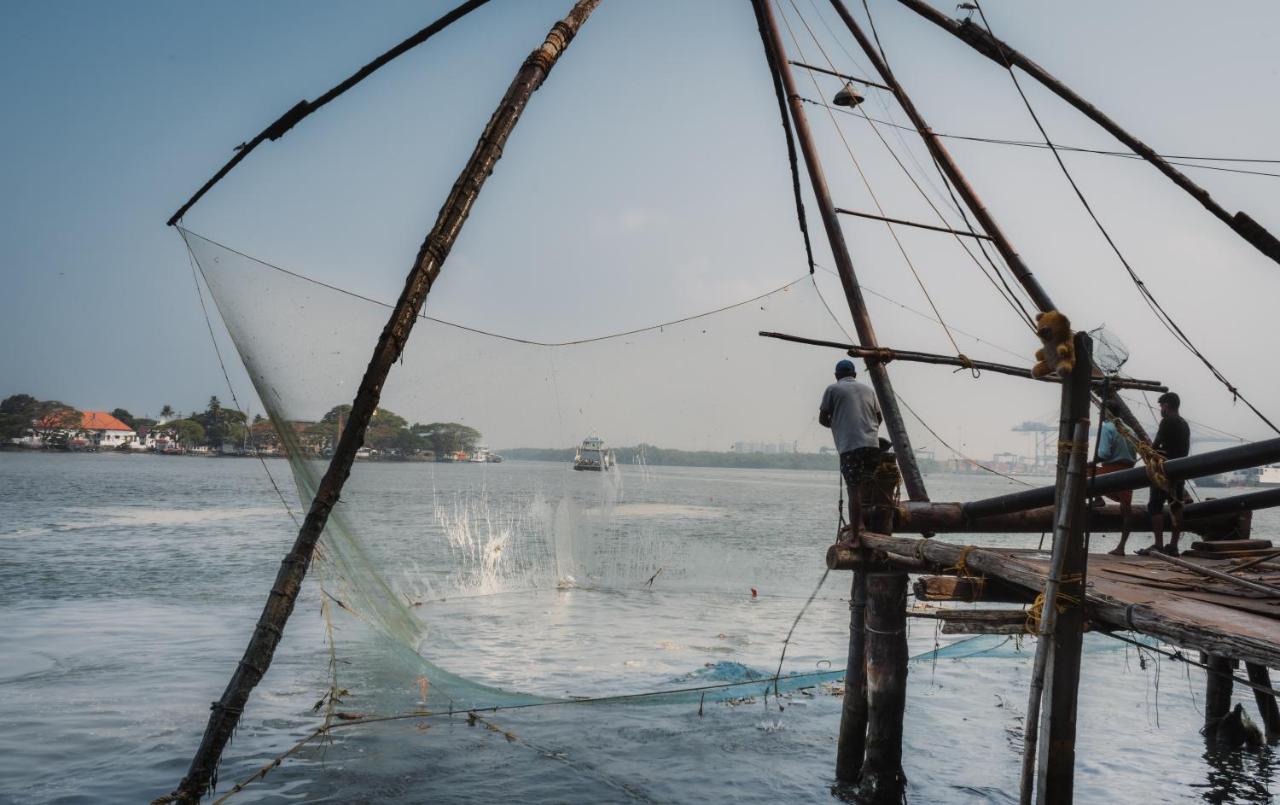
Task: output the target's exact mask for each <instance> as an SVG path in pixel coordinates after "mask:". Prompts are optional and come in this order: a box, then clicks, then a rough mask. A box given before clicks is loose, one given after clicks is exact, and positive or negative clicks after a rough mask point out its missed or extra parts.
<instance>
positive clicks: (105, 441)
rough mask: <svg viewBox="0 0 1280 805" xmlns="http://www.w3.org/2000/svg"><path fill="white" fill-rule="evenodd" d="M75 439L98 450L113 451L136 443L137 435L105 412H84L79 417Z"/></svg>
mask: <svg viewBox="0 0 1280 805" xmlns="http://www.w3.org/2000/svg"><path fill="white" fill-rule="evenodd" d="M77 438H78V439H83V440H85V441H86V442H87V443H88V444H90V445H93V446H94V447H97V448H99V449H106V450H114V449H115V448H117V447H120V446H121V445H126V444H132V443H133V442H135V441H137V439H138V434H136V433H134V431H133V428H131V427H129V426H128V425H126V424H124V423H123V422H121V421H120V420H118V419H116V418H115V417H113V416H112V415H111V414H108V413H107V412H106V411H85V412H84V413H83V414H81V416H80V433H79V434H77Z"/></svg>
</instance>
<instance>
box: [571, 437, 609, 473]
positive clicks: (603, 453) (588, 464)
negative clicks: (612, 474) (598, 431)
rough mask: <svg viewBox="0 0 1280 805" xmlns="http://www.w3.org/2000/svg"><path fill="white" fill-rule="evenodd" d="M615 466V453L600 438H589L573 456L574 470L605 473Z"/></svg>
mask: <svg viewBox="0 0 1280 805" xmlns="http://www.w3.org/2000/svg"><path fill="white" fill-rule="evenodd" d="M613 466H614V460H613V451H612V450H610V449H609V448H608V447H605V445H604V439H601V438H600V437H599V436H588V437H587V438H585V439H583V440H582V444H581V445H579V446H578V451H577V452H576V453H575V454H574V456H573V468H574V469H575V470H585V471H587V472H605V471H607V470H609V469H611V468H612V467H613Z"/></svg>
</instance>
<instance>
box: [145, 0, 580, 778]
mask: <svg viewBox="0 0 1280 805" xmlns="http://www.w3.org/2000/svg"><path fill="white" fill-rule="evenodd" d="M599 3H600V0H578V2H577V3H576V4H574V6H573V9H572V10H571V11H570V12H569V15H568V16H567V17H565V18H564V19H563V20H561V21H559V22H557V23H556V24H555V25H554V26H553V27H552V28H551V31H550V32H549V33H548V34H547V36H546V39H545V40H544V41H543V43H542V45H541V46H539V47H538V49H537V50H535V51H533V53H531V54H530V55H529V57H528V58H527V59H525V61H524V63H523V64H522V65H521V66H520V70H519V71H518V72H517V73H516V77H515V79H514V80H513V81H512V82H511V85H510V86H509V87H508V88H507V91H506V94H505V95H503V97H502V100H501V102H500V103H499V104H498V108H497V110H496V111H495V112H494V113H493V117H491V118H490V119H489V123H488V125H486V126H485V129H484V132H483V133H482V134H481V135H480V140H479V142H478V143H477V144H476V147H475V150H474V151H472V153H471V158H470V159H469V160H468V161H467V164H466V166H465V167H464V168H463V169H462V172H461V174H460V175H459V176H458V179H457V181H456V182H455V183H454V185H453V189H452V190H451V191H450V193H449V196H448V198H447V199H446V200H445V203H444V206H442V207H441V208H440V212H439V214H438V215H437V217H436V223H435V226H434V227H432V229H431V232H430V233H429V234H428V235H427V237H426V240H424V241H423V243H422V247H421V248H420V249H419V251H418V256H417V258H415V260H414V262H413V267H412V269H410V271H409V275H408V277H407V279H406V280H405V286H404V290H403V291H402V292H401V294H400V298H399V300H397V302H396V306H395V308H394V310H392V312H391V317H390V318H389V319H388V320H387V324H386V326H385V327H384V328H383V330H382V334H381V335H380V336H379V337H378V342H377V345H376V346H375V348H374V351H373V357H372V358H371V359H370V361H369V366H368V368H366V369H365V373H364V378H363V379H362V380H361V381H360V388H359V390H358V391H357V392H356V396H355V399H354V400H353V401H352V405H351V413H350V414H348V416H347V425H346V428H344V429H343V431H342V436H341V437H339V439H338V445H337V447H336V448H335V449H334V451H333V459H332V460H331V461H330V462H329V468H328V470H326V471H325V474H324V477H323V478H322V479H321V481H320V485H319V487H318V488H317V490H316V496H315V498H314V499H313V500H312V501H311V508H310V510H309V511H308V512H307V517H306V519H305V520H304V521H303V523H302V526H301V528H299V530H298V536H297V539H296V540H295V541H294V543H293V548H292V549H291V550H290V551H289V554H288V555H287V556H286V557H285V558H284V561H283V562H281V564H280V570H279V572H278V573H277V574H276V580H275V583H274V584H273V585H272V588H271V594H270V595H269V596H268V597H267V603H266V605H265V606H264V607H263V610H262V615H261V616H260V617H259V619H258V623H257V626H256V627H255V628H254V630H253V636H252V638H250V640H249V645H248V647H247V648H246V649H245V652H244V656H243V658H242V659H241V660H240V662H239V664H238V665H237V666H236V670H235V672H234V673H233V674H232V676H231V681H230V682H228V683H227V688H226V690H225V691H224V692H223V694H222V697H221V698H220V699H219V700H218V701H217V702H214V704H213V707H212V712H211V713H210V715H209V723H208V725H207V726H206V728H205V732H204V737H203V738H202V740H201V742H200V747H199V749H197V750H196V754H195V757H194V758H193V759H192V761H191V766H190V768H189V769H188V770H187V775H186V777H184V778H183V780H182V782H181V783H179V785H178V788H177V789H176V790H175V791H174V792H173V793H171V794H170V795H169V796H168V799H169V801H173V802H183V803H195V802H198V801H199V800H200V797H201V796H202V795H203V794H204V792H205V791H206V789H208V787H209V785H210V783H211V781H212V780H213V779H214V776H215V773H216V770H217V767H218V762H219V760H220V759H221V757H222V750H223V749H224V748H225V747H226V745H227V742H228V741H229V740H230V739H231V735H232V733H233V732H234V731H235V728H236V724H237V723H239V721H240V714H241V713H242V712H243V711H244V706H245V704H246V703H247V702H248V700H249V694H250V693H251V692H252V691H253V689H254V688H255V687H256V686H257V684H258V682H260V681H261V680H262V677H263V676H265V675H266V673H267V668H268V667H270V665H271V659H272V657H273V656H274V655H275V650H276V646H277V645H278V644H279V643H280V639H281V637H282V636H283V635H284V627H285V624H286V623H287V622H288V620H289V615H290V614H291V613H292V612H293V606H294V602H295V601H296V600H297V597H298V592H299V591H300V590H301V588H302V581H303V579H304V578H305V576H306V573H307V568H308V567H309V566H310V564H311V559H312V556H313V555H314V553H315V548H316V543H317V542H319V540H320V534H321V532H323V531H324V527H325V524H326V523H327V522H328V520H329V513H330V512H331V511H332V510H333V507H334V506H335V505H337V503H338V498H339V496H340V495H341V493H342V487H343V485H344V484H345V483H346V480H347V477H348V476H349V475H350V474H351V467H352V464H353V463H354V461H355V454H356V451H357V450H358V449H359V448H360V446H361V445H362V444H363V443H364V436H365V431H366V430H367V429H368V426H369V420H370V419H371V418H372V416H373V414H374V411H375V410H377V407H378V400H379V398H380V396H381V394H382V386H383V383H385V382H386V379H387V374H388V373H389V372H390V371H391V367H392V365H394V364H395V362H396V361H397V360H398V359H399V357H400V354H401V352H402V351H403V350H404V346H405V343H406V342H407V341H408V339H409V333H410V332H411V331H412V329H413V325H414V323H415V322H416V321H417V319H418V312H419V311H420V310H421V309H422V305H423V302H425V301H426V298H427V294H428V293H429V292H430V290H431V286H432V284H433V283H434V282H435V279H436V277H437V276H439V274H440V269H441V268H442V267H443V266H444V262H445V259H446V258H447V257H448V255H449V252H450V250H452V248H453V245H454V243H455V242H456V241H457V238H458V234H459V233H460V232H461V231H462V227H463V225H464V224H465V223H466V220H467V217H468V215H469V214H470V213H471V208H472V206H473V205H474V204H475V201H476V198H477V197H478V196H479V195H480V190H481V188H482V187H483V186H484V183H485V180H486V179H488V177H489V175H490V174H492V173H493V168H494V166H495V164H496V163H497V162H498V160H499V159H500V158H501V157H502V149H503V146H504V145H505V144H506V142H507V139H508V137H510V135H511V132H512V130H513V129H514V128H515V126H516V123H517V122H519V120H520V116H521V113H522V112H523V111H524V109H525V106H526V104H527V103H528V101H529V98H530V97H531V96H532V95H533V93H534V91H535V90H537V89H538V87H540V86H541V85H542V82H543V81H544V80H546V77H547V74H548V73H549V72H550V71H551V68H552V67H553V66H554V65H555V64H556V62H557V61H558V60H559V58H560V56H561V54H562V53H564V51H565V49H566V48H568V46H569V43H570V42H572V41H573V38H574V35H575V34H577V32H578V29H579V28H580V27H581V26H582V24H583V23H584V22H586V20H587V17H589V16H590V14H591V12H592V11H594V10H595V8H596V6H597V5H599Z"/></svg>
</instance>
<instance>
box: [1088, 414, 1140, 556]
mask: <svg viewBox="0 0 1280 805" xmlns="http://www.w3.org/2000/svg"><path fill="white" fill-rule="evenodd" d="M1103 411H1104V412H1105V413H1104V415H1103V418H1102V432H1101V433H1100V434H1099V435H1098V454H1097V455H1096V456H1094V468H1093V475H1094V477H1097V476H1099V475H1105V474H1106V473H1108V472H1117V471H1119V470H1127V469H1132V468H1133V465H1134V464H1137V463H1138V454H1137V451H1136V450H1134V448H1133V443H1134V442H1136V441H1137V439H1136V438H1134V437H1133V435H1132V433H1131V432H1130V431H1129V428H1128V426H1127V425H1125V424H1124V423H1123V422H1121V421H1119V420H1118V419H1117V416H1118V414H1117V411H1116V403H1115V400H1107V402H1106V404H1105V406H1104V407H1103ZM1121 428H1124V432H1123V433H1122V432H1121V430H1120V429H1121ZM1107 497H1109V498H1111V499H1112V500H1114V501H1115V502H1116V503H1119V504H1120V544H1119V545H1117V546H1116V547H1115V549H1114V550H1112V551H1110V552H1109V553H1110V554H1111V555H1112V556H1124V546H1125V544H1126V543H1128V542H1129V514H1130V512H1132V511H1133V490H1132V489H1124V490H1121V491H1119V492H1110V493H1108V494H1107ZM1101 502H1102V501H1101V499H1099V501H1098V503H1099V504H1101Z"/></svg>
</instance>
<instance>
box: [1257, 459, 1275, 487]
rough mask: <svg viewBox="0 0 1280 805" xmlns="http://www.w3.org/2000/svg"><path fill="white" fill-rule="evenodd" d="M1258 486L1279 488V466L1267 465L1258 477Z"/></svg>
mask: <svg viewBox="0 0 1280 805" xmlns="http://www.w3.org/2000/svg"><path fill="white" fill-rule="evenodd" d="M1258 486H1280V464H1268V465H1267V466H1265V467H1263V468H1262V472H1261V473H1260V474H1259V475H1258Z"/></svg>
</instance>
